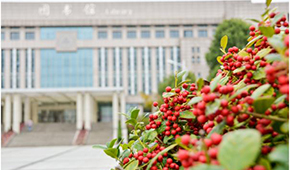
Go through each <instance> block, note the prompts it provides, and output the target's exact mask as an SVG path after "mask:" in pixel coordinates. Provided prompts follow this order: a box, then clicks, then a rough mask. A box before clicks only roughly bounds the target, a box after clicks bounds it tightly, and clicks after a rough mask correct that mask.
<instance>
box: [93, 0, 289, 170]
mask: <svg viewBox="0 0 290 170" xmlns="http://www.w3.org/2000/svg"><path fill="white" fill-rule="evenodd" d="M267 6H269V0H268V1H267ZM262 19H263V20H262V21H260V22H259V21H258V26H257V27H255V26H251V27H250V28H249V29H250V37H249V39H248V41H249V42H248V44H247V45H246V46H245V48H243V49H238V48H237V47H230V48H228V51H227V52H226V51H225V48H226V46H227V36H224V37H223V38H222V39H221V42H220V45H221V51H222V52H223V53H224V55H223V56H219V57H217V60H218V62H219V63H220V64H221V65H222V66H221V70H219V71H218V73H217V75H216V77H215V78H214V79H213V80H212V81H211V82H210V84H209V85H206V84H204V81H203V80H202V79H198V80H197V82H196V83H188V82H185V83H184V82H177V81H178V79H179V78H180V77H182V75H183V74H185V71H182V72H180V73H178V74H177V75H176V78H175V81H176V82H175V86H174V87H170V86H168V87H166V88H165V92H164V93H163V102H164V103H162V104H161V103H159V104H158V103H156V102H154V106H156V107H157V109H158V111H157V112H156V113H153V114H151V115H149V121H150V123H149V124H147V125H145V124H144V123H143V122H138V121H137V120H136V117H137V116H136V113H137V114H138V112H136V111H132V112H131V113H129V114H125V116H126V117H127V119H128V120H127V123H128V124H130V125H132V126H134V129H133V130H132V131H131V133H130V136H129V143H124V144H122V143H121V142H120V143H117V144H115V142H116V139H114V140H113V141H111V142H109V143H108V144H107V145H106V146H100V145H96V146H94V147H95V148H102V149H104V152H105V153H106V154H107V155H109V156H111V157H113V158H115V159H116V160H117V161H118V163H119V166H120V167H119V168H120V169H122V168H123V169H125V170H135V169H147V170H149V169H151V170H157V169H162V170H168V169H191V170H270V169H275V170H278V169H281V170H282V169H288V168H289V163H288V150H289V149H288V148H289V147H288V131H289V130H288V126H289V123H288V121H289V113H288V112H289V105H288V101H289V79H288V72H289V71H288V63H289V62H288V56H289V36H288V33H289V31H288V22H287V21H286V17H285V15H284V14H282V13H278V12H275V9H273V10H272V9H269V7H268V8H267V9H266V12H265V13H264V14H263V15H262ZM253 21H256V20H253Z"/></svg>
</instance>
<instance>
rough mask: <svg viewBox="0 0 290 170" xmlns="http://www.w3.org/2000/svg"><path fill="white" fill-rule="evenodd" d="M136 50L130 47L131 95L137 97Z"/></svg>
mask: <svg viewBox="0 0 290 170" xmlns="http://www.w3.org/2000/svg"><path fill="white" fill-rule="evenodd" d="M134 55H135V54H134V48H133V47H130V76H131V94H132V95H135V62H134V61H135V58H134Z"/></svg>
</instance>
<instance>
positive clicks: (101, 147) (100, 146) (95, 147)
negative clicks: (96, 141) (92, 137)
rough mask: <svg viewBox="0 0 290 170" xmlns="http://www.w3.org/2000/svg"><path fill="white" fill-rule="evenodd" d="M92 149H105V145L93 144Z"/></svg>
mask: <svg viewBox="0 0 290 170" xmlns="http://www.w3.org/2000/svg"><path fill="white" fill-rule="evenodd" d="M93 148H94V149H107V146H106V145H93Z"/></svg>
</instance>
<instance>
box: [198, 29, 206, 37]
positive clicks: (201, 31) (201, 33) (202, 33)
mask: <svg viewBox="0 0 290 170" xmlns="http://www.w3.org/2000/svg"><path fill="white" fill-rule="evenodd" d="M198 37H207V30H198Z"/></svg>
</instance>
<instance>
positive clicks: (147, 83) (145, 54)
mask: <svg viewBox="0 0 290 170" xmlns="http://www.w3.org/2000/svg"><path fill="white" fill-rule="evenodd" d="M148 60H149V59H148V47H144V68H145V69H144V73H145V94H149V83H150V82H149V61H148Z"/></svg>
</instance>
